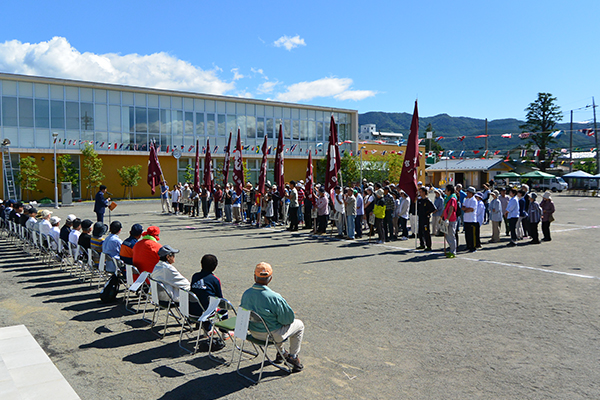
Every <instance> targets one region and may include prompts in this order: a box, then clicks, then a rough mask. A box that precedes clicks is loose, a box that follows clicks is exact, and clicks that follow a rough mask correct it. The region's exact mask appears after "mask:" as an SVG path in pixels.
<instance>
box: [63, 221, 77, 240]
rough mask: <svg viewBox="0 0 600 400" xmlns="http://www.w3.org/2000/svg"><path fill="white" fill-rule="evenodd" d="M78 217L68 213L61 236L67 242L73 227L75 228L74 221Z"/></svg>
mask: <svg viewBox="0 0 600 400" xmlns="http://www.w3.org/2000/svg"><path fill="white" fill-rule="evenodd" d="M76 218H77V217H76V216H75V215H73V214H69V215H67V219H66V220H65V224H64V225H63V226H62V228H60V238H61V240H64V241H65V243H68V242H69V233H71V229H72V228H73V221H75V219H76Z"/></svg>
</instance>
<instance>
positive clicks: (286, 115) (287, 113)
mask: <svg viewBox="0 0 600 400" xmlns="http://www.w3.org/2000/svg"><path fill="white" fill-rule="evenodd" d="M283 118H288V119H289V118H292V109H291V108H287V107H285V108H284V109H283Z"/></svg>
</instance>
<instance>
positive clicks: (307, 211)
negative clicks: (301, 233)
mask: <svg viewBox="0 0 600 400" xmlns="http://www.w3.org/2000/svg"><path fill="white" fill-rule="evenodd" d="M304 195H305V197H304V229H312V228H313V220H312V218H313V217H312V209H313V203H312V200H313V199H312V198H309V197H308V196H309V195H310V193H309V194H307V193H304ZM313 196H314V194H313Z"/></svg>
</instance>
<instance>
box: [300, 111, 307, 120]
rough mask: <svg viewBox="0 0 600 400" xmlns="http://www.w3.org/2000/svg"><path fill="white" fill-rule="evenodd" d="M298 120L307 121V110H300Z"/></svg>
mask: <svg viewBox="0 0 600 400" xmlns="http://www.w3.org/2000/svg"><path fill="white" fill-rule="evenodd" d="M300 119H308V110H304V109H302V110H300Z"/></svg>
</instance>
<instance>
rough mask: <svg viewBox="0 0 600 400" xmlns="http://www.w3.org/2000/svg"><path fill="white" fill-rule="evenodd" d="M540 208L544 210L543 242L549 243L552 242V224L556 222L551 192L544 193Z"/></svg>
mask: <svg viewBox="0 0 600 400" xmlns="http://www.w3.org/2000/svg"><path fill="white" fill-rule="evenodd" d="M540 208H541V209H542V233H543V235H544V237H543V238H542V240H543V241H544V242H549V241H551V240H552V237H551V236H550V223H552V221H554V211H556V208H555V207H554V202H553V201H552V196H551V195H550V192H549V191H545V192H544V195H543V199H542V202H541V203H540Z"/></svg>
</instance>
